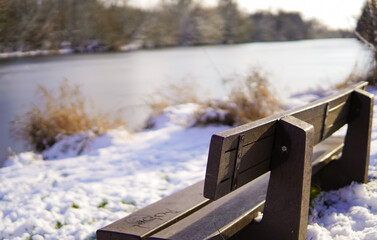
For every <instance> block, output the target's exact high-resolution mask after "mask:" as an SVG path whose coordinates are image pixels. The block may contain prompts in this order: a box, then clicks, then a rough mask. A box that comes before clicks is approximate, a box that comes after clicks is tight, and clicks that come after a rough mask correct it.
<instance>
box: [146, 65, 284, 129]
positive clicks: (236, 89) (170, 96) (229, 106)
mask: <svg viewBox="0 0 377 240" xmlns="http://www.w3.org/2000/svg"><path fill="white" fill-rule="evenodd" d="M227 82H228V83H233V86H231V90H230V95H229V97H227V98H226V99H225V100H213V99H212V100H206V101H200V100H199V99H200V98H199V97H198V95H199V93H198V89H199V87H198V85H197V84H196V83H195V82H193V81H192V79H185V80H184V81H183V82H182V83H181V85H177V84H175V85H171V86H169V87H168V88H167V90H166V91H161V92H163V93H164V94H157V96H158V98H157V101H156V100H154V101H152V102H149V103H148V104H149V106H150V107H151V108H152V112H153V116H152V118H153V117H154V116H156V115H157V114H160V113H161V112H162V110H163V109H164V108H165V107H168V106H172V105H178V104H184V103H196V104H198V105H199V106H200V107H199V110H198V111H197V112H196V114H195V123H194V125H196V126H197V125H208V124H214V123H217V124H225V125H236V124H243V123H247V122H250V121H254V120H257V119H260V118H263V117H267V116H269V115H272V114H274V113H276V112H278V111H281V110H283V107H282V106H281V104H280V103H279V101H278V100H277V99H276V98H275V95H274V94H273V93H272V92H271V90H270V89H269V88H268V81H267V78H266V76H265V74H263V73H262V71H261V70H260V69H256V68H253V69H252V71H251V72H250V73H249V74H248V75H247V76H246V77H244V78H239V79H237V78H232V79H228V80H227ZM207 95H208V94H207ZM153 122H154V121H153V120H152V121H151V120H150V119H149V120H148V123H153ZM152 126H153V125H152ZM152 126H151V125H150V124H147V127H152Z"/></svg>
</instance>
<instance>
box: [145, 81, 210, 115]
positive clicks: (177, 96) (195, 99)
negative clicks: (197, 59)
mask: <svg viewBox="0 0 377 240" xmlns="http://www.w3.org/2000/svg"><path fill="white" fill-rule="evenodd" d="M200 90H201V87H200V85H199V84H198V83H197V82H196V81H195V80H194V79H193V78H192V77H190V76H187V77H185V78H183V79H182V80H181V81H180V82H179V83H169V84H168V85H166V86H165V87H164V88H163V89H160V90H158V91H157V92H155V93H154V94H153V95H152V97H150V98H149V99H147V100H146V104H147V105H148V106H149V107H150V109H151V110H152V115H153V116H156V115H158V114H161V112H162V111H163V110H164V108H166V107H168V106H174V105H179V104H184V103H199V102H200V97H199V95H200V94H207V92H206V91H200Z"/></svg>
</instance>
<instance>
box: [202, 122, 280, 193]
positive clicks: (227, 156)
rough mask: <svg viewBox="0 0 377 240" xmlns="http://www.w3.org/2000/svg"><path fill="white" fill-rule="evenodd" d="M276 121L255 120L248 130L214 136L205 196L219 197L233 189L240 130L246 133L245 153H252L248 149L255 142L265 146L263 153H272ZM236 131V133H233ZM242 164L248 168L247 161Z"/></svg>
mask: <svg viewBox="0 0 377 240" xmlns="http://www.w3.org/2000/svg"><path fill="white" fill-rule="evenodd" d="M276 122H277V120H276V119H270V120H269V121H267V123H264V124H261V122H259V123H258V122H257V123H255V122H254V123H253V124H252V125H253V126H254V127H255V128H251V129H249V130H248V131H244V130H245V129H244V128H237V129H238V130H237V131H235V132H234V131H225V132H222V133H219V134H215V135H213V136H212V139H211V145H210V149H209V155H208V161H207V171H206V178H205V185H204V192H205V197H207V198H210V199H218V198H220V197H222V196H224V195H226V194H228V193H229V192H230V191H231V181H232V179H233V175H234V167H235V162H236V148H237V144H238V138H239V136H240V133H239V131H241V133H242V134H244V135H245V140H244V146H246V151H245V150H244V149H242V152H243V153H246V154H251V152H249V151H247V149H248V148H250V147H252V146H253V144H257V145H260V146H263V149H265V150H266V152H265V153H263V152H262V153H261V154H271V149H272V146H269V144H270V143H272V142H273V138H272V136H273V134H274V131H275V129H274V128H275V124H276ZM246 125H248V124H246ZM235 133H236V135H233V134H235ZM258 139H261V143H259V142H258V143H255V142H256V140H258ZM263 139H269V140H263ZM266 143H267V144H266ZM267 150H268V151H267ZM258 154H259V153H258ZM257 163H258V162H256V164H257ZM242 165H244V166H246V168H247V165H245V163H242ZM213 186H216V187H213Z"/></svg>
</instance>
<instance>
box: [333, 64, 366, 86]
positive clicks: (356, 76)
mask: <svg viewBox="0 0 377 240" xmlns="http://www.w3.org/2000/svg"><path fill="white" fill-rule="evenodd" d="M370 74H371V71H370V72H367V73H361V72H360V71H357V67H356V66H354V68H353V70H352V72H351V73H350V74H349V75H348V77H347V78H346V79H345V80H344V81H343V82H341V83H338V84H336V85H335V86H334V87H335V89H342V88H345V87H348V86H349V85H351V84H353V83H357V82H360V81H368V82H369V80H368V76H369V75H370Z"/></svg>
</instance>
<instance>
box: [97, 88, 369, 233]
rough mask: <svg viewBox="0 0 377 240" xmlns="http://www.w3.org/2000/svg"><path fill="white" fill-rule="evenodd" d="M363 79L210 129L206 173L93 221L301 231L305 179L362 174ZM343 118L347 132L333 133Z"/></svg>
mask: <svg viewBox="0 0 377 240" xmlns="http://www.w3.org/2000/svg"><path fill="white" fill-rule="evenodd" d="M366 86H367V83H365V82H361V83H357V84H355V85H353V86H350V87H348V88H346V89H344V90H340V91H338V92H337V93H335V94H333V95H331V96H329V97H326V98H324V99H321V100H318V101H316V102H313V103H311V104H309V105H307V106H304V107H301V108H298V109H294V110H289V111H286V112H283V113H280V114H277V115H273V116H271V117H267V118H264V119H261V120H258V121H255V122H252V123H249V124H245V125H242V126H239V127H236V128H233V129H229V130H227V131H224V132H221V133H218V134H215V135H213V136H212V139H211V144H210V150H209V156H208V163H207V172H206V176H205V180H204V181H201V182H198V183H196V184H194V185H192V186H189V187H187V188H185V189H183V190H181V191H179V192H177V193H174V194H172V195H171V196H168V197H166V198H164V199H162V200H160V201H158V202H156V203H154V204H152V205H149V206H147V207H145V208H143V209H141V210H138V211H137V212H135V213H133V214H131V215H129V216H127V217H125V218H123V219H121V220H118V221H116V222H114V223H112V224H110V225H108V226H106V227H103V228H102V229H99V230H98V231H97V239H98V240H118V239H177V240H186V239H187V240H195V239H219V240H223V239H306V229H307V222H308V212H309V201H310V199H309V198H310V188H311V186H316V187H318V188H320V189H321V190H330V189H337V188H340V187H343V186H346V185H348V184H350V183H351V182H353V181H356V182H360V183H365V182H366V181H367V177H368V165H369V148H370V136H371V128H372V114H373V104H374V102H373V95H372V94H370V93H368V92H366V91H364V90H365V88H366ZM344 125H347V134H346V136H345V137H339V136H333V133H334V132H336V131H337V130H338V129H340V128H341V127H343V126H344ZM203 189H204V190H203ZM258 212H263V218H262V220H261V221H260V222H257V221H254V219H255V218H256V217H257V216H258Z"/></svg>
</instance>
